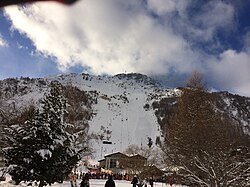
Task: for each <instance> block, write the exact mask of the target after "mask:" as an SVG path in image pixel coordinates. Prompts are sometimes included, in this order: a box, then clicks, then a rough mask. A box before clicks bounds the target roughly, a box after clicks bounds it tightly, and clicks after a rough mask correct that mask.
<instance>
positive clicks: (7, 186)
mask: <svg viewBox="0 0 250 187" xmlns="http://www.w3.org/2000/svg"><path fill="white" fill-rule="evenodd" d="M8 181H9V177H7V180H6V181H4V182H3V181H2V182H0V186H1V187H24V186H27V184H25V183H21V184H19V185H14V184H11V183H10V182H8ZM105 181H106V180H102V179H90V187H104V184H105ZM80 182H81V180H78V181H77V187H79V186H80V185H79V184H80ZM115 184H116V187H132V185H131V184H130V182H129V181H124V180H115ZM33 186H34V185H33ZM48 187H49V186H48ZM51 187H71V186H70V182H69V181H64V182H63V183H62V184H53V185H51ZM154 187H170V185H168V184H167V185H166V184H163V183H154ZM172 187H184V186H180V185H172Z"/></svg>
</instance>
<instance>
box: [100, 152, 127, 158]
mask: <svg viewBox="0 0 250 187" xmlns="http://www.w3.org/2000/svg"><path fill="white" fill-rule="evenodd" d="M118 155H120V156H123V157H127V155H125V154H123V153H121V152H115V153H111V154H106V155H105V156H104V158H106V157H111V156H118Z"/></svg>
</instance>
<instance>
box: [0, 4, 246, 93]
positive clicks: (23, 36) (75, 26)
mask: <svg viewBox="0 0 250 187" xmlns="http://www.w3.org/2000/svg"><path fill="white" fill-rule="evenodd" d="M249 9H250V1H246V0H237V1H235V0H221V1H220V0H210V1H201V0H126V1H124V0H105V1H103V0H79V1H78V2H77V3H75V4H74V5H73V6H64V5H61V4H58V3H55V2H39V3H34V4H30V5H23V6H9V7H6V8H3V9H2V10H0V65H1V66H0V67H1V68H0V79H4V78H8V77H20V76H25V77H26V76H29V77H44V76H48V75H56V74H59V73H69V72H76V73H80V72H85V73H90V74H96V75H99V74H110V75H114V74H117V73H121V72H139V73H144V74H147V75H164V76H165V77H168V78H169V77H171V80H173V81H175V80H178V78H173V77H174V76H176V75H178V76H180V77H185V76H187V75H189V74H191V72H192V71H200V72H201V73H203V74H204V77H205V79H206V81H207V82H208V85H209V86H211V87H212V88H214V89H216V90H227V91H230V92H233V93H237V94H240V95H245V96H250V83H249V82H250V73H249V71H250V21H249V20H250V11H249ZM179 83H180V82H178V81H176V86H179V85H178V84H179ZM171 85H175V84H174V83H172V84H171Z"/></svg>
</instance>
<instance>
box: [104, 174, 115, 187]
mask: <svg viewBox="0 0 250 187" xmlns="http://www.w3.org/2000/svg"><path fill="white" fill-rule="evenodd" d="M104 187H115V181H114V180H113V177H112V175H108V180H107V181H106V183H105V186H104Z"/></svg>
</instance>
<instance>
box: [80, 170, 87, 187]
mask: <svg viewBox="0 0 250 187" xmlns="http://www.w3.org/2000/svg"><path fill="white" fill-rule="evenodd" d="M80 187H89V175H88V173H86V174H85V175H84V176H83V177H82V181H81V183H80Z"/></svg>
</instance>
